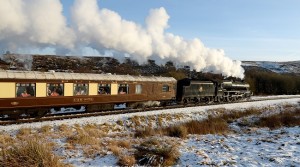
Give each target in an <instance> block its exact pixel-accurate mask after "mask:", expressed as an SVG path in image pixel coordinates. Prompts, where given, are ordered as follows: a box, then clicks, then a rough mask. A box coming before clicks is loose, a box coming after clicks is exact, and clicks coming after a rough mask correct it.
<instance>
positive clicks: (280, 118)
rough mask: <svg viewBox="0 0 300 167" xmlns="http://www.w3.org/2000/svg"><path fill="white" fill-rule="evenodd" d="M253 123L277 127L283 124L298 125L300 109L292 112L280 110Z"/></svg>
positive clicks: (299, 122) (299, 123)
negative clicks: (280, 111)
mask: <svg viewBox="0 0 300 167" xmlns="http://www.w3.org/2000/svg"><path fill="white" fill-rule="evenodd" d="M255 125H257V126H259V127H268V128H270V129H277V128H280V127H283V126H287V127H292V126H300V109H297V110H296V111H294V112H282V113H278V114H275V115H270V116H267V117H262V118H260V119H259V120H258V121H257V122H256V123H255Z"/></svg>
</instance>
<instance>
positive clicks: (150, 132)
mask: <svg viewBox="0 0 300 167" xmlns="http://www.w3.org/2000/svg"><path fill="white" fill-rule="evenodd" d="M153 135H155V131H154V130H153V129H152V128H149V127H146V128H145V129H144V130H136V132H135V134H134V136H135V137H139V138H145V137H148V136H153Z"/></svg>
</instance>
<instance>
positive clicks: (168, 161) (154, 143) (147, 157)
mask: <svg viewBox="0 0 300 167" xmlns="http://www.w3.org/2000/svg"><path fill="white" fill-rule="evenodd" d="M134 155H135V158H136V161H137V163H138V165H142V166H171V165H174V164H176V162H177V160H178V158H179V156H180V154H179V151H178V148H177V147H176V146H175V145H168V144H166V143H163V142H162V141H159V140H157V139H150V140H147V141H145V142H144V143H142V144H141V145H140V146H139V147H137V148H136V152H135V154H134Z"/></svg>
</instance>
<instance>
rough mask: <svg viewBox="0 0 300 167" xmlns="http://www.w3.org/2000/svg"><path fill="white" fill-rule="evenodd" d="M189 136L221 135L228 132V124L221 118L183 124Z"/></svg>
mask: <svg viewBox="0 0 300 167" xmlns="http://www.w3.org/2000/svg"><path fill="white" fill-rule="evenodd" d="M183 126H185V127H186V128H187V131H188V133H189V134H221V133H226V132H228V130H229V129H228V124H227V122H226V121H225V120H224V119H222V118H211V117H209V118H208V119H207V120H203V121H194V120H193V121H190V122H187V123H184V124H183Z"/></svg>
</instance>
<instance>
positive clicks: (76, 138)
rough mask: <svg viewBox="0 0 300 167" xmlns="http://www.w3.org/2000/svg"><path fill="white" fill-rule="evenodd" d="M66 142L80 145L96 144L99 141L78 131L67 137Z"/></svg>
mask: <svg viewBox="0 0 300 167" xmlns="http://www.w3.org/2000/svg"><path fill="white" fill-rule="evenodd" d="M67 142H68V143H70V144H73V145H75V144H80V145H97V144H99V141H98V140H97V139H96V138H95V137H90V136H89V135H88V134H85V133H78V134H76V135H73V136H70V137H67Z"/></svg>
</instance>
